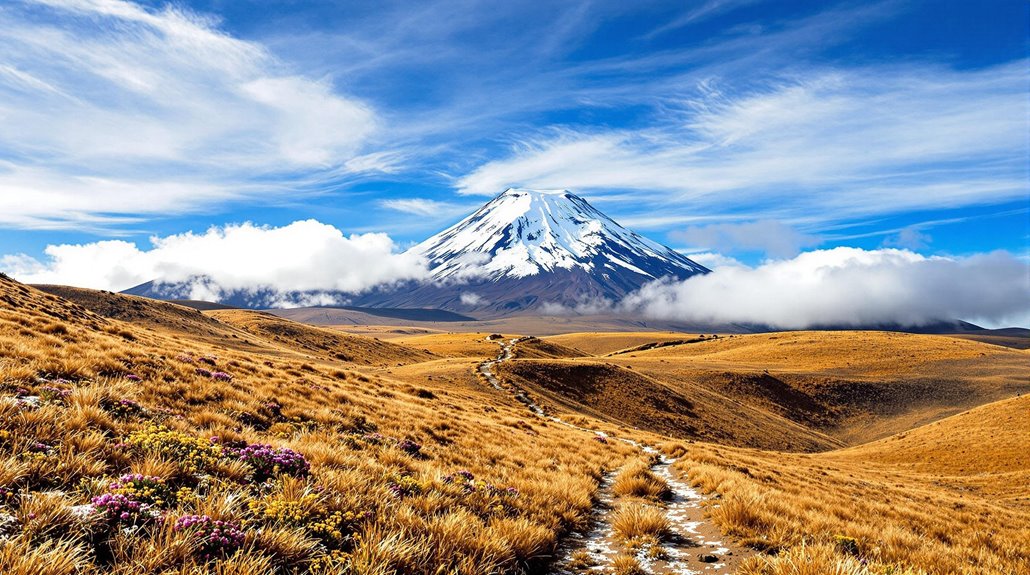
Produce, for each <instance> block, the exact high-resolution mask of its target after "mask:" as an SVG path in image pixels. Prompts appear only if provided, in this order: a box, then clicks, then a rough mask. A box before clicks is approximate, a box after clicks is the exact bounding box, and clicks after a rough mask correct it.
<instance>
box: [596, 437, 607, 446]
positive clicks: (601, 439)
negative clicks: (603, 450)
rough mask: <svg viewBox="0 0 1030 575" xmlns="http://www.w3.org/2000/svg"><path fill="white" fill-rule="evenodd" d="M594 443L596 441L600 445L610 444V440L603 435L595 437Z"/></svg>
mask: <svg viewBox="0 0 1030 575" xmlns="http://www.w3.org/2000/svg"><path fill="white" fill-rule="evenodd" d="M594 441H596V442H598V443H604V444H607V443H608V438H606V437H604V436H603V435H595V436H594Z"/></svg>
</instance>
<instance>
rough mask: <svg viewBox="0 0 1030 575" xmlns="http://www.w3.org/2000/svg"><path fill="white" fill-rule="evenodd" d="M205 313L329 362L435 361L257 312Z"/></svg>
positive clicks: (427, 354) (429, 355)
mask: <svg viewBox="0 0 1030 575" xmlns="http://www.w3.org/2000/svg"><path fill="white" fill-rule="evenodd" d="M205 314H206V315H208V316H209V317H211V318H214V319H216V320H218V321H220V322H222V323H224V324H228V325H231V326H235V327H237V328H239V329H242V330H244V331H246V332H248V333H251V334H253V335H255V336H258V337H261V338H264V339H266V340H270V341H272V342H274V343H275V344H277V345H279V346H282V347H287V348H291V349H294V350H297V351H300V352H301V353H306V354H312V355H316V356H320V357H323V358H328V359H331V360H333V359H335V360H339V361H344V362H349V363H358V364H372V365H380V364H405V363H418V362H422V361H429V360H431V359H435V356H434V355H433V354H432V353H430V352H428V351H425V350H420V349H414V348H411V347H406V346H402V345H396V344H393V343H389V342H383V341H379V340H376V339H373V338H368V337H354V336H350V335H346V334H344V333H341V332H339V331H336V330H330V329H325V328H320V327H314V326H309V325H304V324H300V323H296V322H292V321H289V320H285V319H282V318H280V317H277V316H274V315H272V314H268V313H263V312H258V311H251V310H215V311H208V312H205Z"/></svg>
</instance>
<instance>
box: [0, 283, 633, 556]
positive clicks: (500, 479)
mask: <svg viewBox="0 0 1030 575" xmlns="http://www.w3.org/2000/svg"><path fill="white" fill-rule="evenodd" d="M119 297H120V296H119ZM126 301H131V300H128V299H126ZM0 302H2V307H0V350H2V352H0V353H2V355H0V366H2V376H0V381H2V386H3V387H2V395H3V399H2V402H0V410H2V415H0V430H2V432H3V433H2V434H0V487H3V488H4V491H2V493H4V494H9V497H8V496H7V495H5V499H6V500H5V502H4V503H3V512H4V513H5V514H10V515H12V516H14V518H15V519H14V523H12V524H9V525H5V527H4V530H5V531H10V534H11V537H10V538H6V539H2V540H0V571H2V572H5V573H7V572H11V573H19V572H26V573H27V572H30V571H31V569H37V570H36V571H31V572H33V573H46V574H49V573H72V572H79V573H89V572H91V571H94V570H96V571H104V572H107V571H110V572H118V573H141V572H164V571H173V572H176V573H178V572H180V571H182V572H189V570H190V569H193V568H194V567H191V566H197V565H199V564H200V562H201V560H200V558H199V556H198V555H197V554H196V553H195V552H194V550H193V548H191V545H196V541H197V538H196V536H195V535H194V534H192V533H191V532H188V531H183V532H175V531H174V530H172V529H171V527H169V528H167V529H166V528H162V527H160V525H157V524H151V525H150V526H148V527H145V528H144V529H142V530H139V531H135V532H131V533H122V532H120V531H119V530H118V529H117V528H116V527H107V526H106V524H103V522H101V521H99V520H98V519H97V518H96V516H95V514H90V515H88V516H87V518H81V517H78V516H76V515H74V514H73V513H72V512H71V510H72V509H73V507H74V506H76V505H82V504H84V503H87V502H89V501H90V499H91V498H92V497H94V496H96V495H98V494H100V493H103V492H105V491H107V490H108V489H109V484H110V482H111V481H112V479H113V478H115V477H117V476H118V475H120V474H122V473H126V472H138V473H142V474H144V475H148V476H160V477H161V478H163V480H165V481H167V482H169V483H170V484H172V485H173V486H174V487H176V488H179V487H182V488H185V491H184V492H183V494H182V495H181V497H179V498H178V499H177V500H175V501H172V500H168V501H165V502H164V503H163V507H164V508H165V509H164V511H165V512H166V513H168V514H169V516H171V517H173V518H174V517H178V516H182V515H188V514H199V515H208V516H211V517H212V518H214V519H224V520H228V521H235V522H238V523H239V524H241V525H242V526H243V527H244V531H245V533H246V541H245V543H244V546H245V547H246V548H249V549H251V551H250V552H248V553H245V554H243V555H235V556H233V557H234V558H233V559H232V560H231V561H228V562H227V563H225V564H226V565H229V566H228V567H224V568H225V569H228V570H229V571H232V572H240V573H267V572H275V571H281V572H287V571H291V570H300V571H305V570H308V569H314V568H315V567H316V566H317V561H327V560H328V559H327V558H328V557H335V558H336V560H338V561H340V562H342V563H343V564H345V565H348V566H349V567H348V568H349V569H351V570H352V572H354V573H389V572H391V571H392V570H394V569H396V570H400V571H403V572H407V573H422V572H426V573H430V572H431V573H437V572H438V568H440V567H441V566H444V568H445V570H446V569H451V568H454V569H461V570H463V571H465V572H486V571H490V570H495V569H497V570H503V571H510V570H512V569H514V568H516V567H517V566H518V565H528V564H531V563H533V562H534V561H537V560H538V559H539V558H541V557H542V556H546V555H548V554H549V553H550V552H551V550H552V548H553V545H554V541H555V537H556V536H557V534H559V533H561V532H562V531H564V530H566V529H569V528H570V527H572V526H574V525H577V524H582V523H583V522H584V521H586V519H587V512H588V510H589V506H590V497H591V493H593V491H594V490H595V489H596V481H597V477H598V474H599V473H600V470H601V469H602V467H604V466H606V465H618V464H619V462H620V461H621V460H622V458H623V457H624V456H625V455H626V453H627V452H628V451H629V448H627V447H624V446H621V445H601V444H598V443H596V442H590V441H585V439H586V436H584V434H582V433H579V432H572V431H569V430H567V429H564V428H560V427H557V426H555V425H553V424H546V423H544V422H538V421H532V420H530V421H527V420H526V418H525V417H524V415H525V414H524V411H522V409H521V407H516V406H512V405H510V403H509V402H507V401H506V400H505V398H504V397H503V396H499V395H498V394H496V393H491V392H489V391H488V390H485V389H484V388H483V387H482V386H475V385H471V384H470V385H465V386H453V385H446V384H444V383H440V384H437V383H436V382H434V381H430V380H424V381H423V382H422V383H421V384H420V385H419V386H417V387H415V386H412V385H410V384H408V383H405V382H402V381H398V380H394V379H391V378H390V377H388V376H377V375H374V374H370V373H369V374H366V373H362V372H360V371H356V370H352V369H349V368H348V367H347V366H346V365H343V366H341V365H339V364H338V363H334V362H331V361H329V360H327V359H322V358H318V357H315V358H314V359H308V358H307V357H305V356H304V355H302V354H298V353H295V352H294V351H293V350H290V349H279V348H275V347H274V346H273V347H271V348H266V347H264V346H255V347H254V348H253V349H251V348H247V349H243V350H241V348H240V344H239V342H238V341H237V340H235V339H230V340H228V341H226V342H225V343H226V345H221V344H213V343H211V342H209V340H208V338H207V337H206V336H205V337H199V338H194V337H193V336H194V334H193V333H192V331H191V330H190V329H186V330H182V331H180V330H177V329H171V328H168V329H156V328H141V327H137V326H135V325H132V324H128V323H124V322H121V321H119V320H116V319H111V318H105V317H103V316H100V315H98V314H94V313H92V312H89V311H87V310H85V309H84V308H82V307H81V306H79V305H77V304H73V303H71V302H68V301H66V300H62V299H59V298H55V297H53V296H49V295H46V294H43V293H42V292H39V291H37V290H35V289H32V288H28V287H26V286H22V285H19V284H16V283H15V282H12V281H10V280H6V279H0ZM227 329H235V328H228V327H227ZM491 351H493V350H491ZM208 356H212V357H216V359H213V361H214V363H215V365H214V366H207V364H202V363H197V360H198V359H199V358H200V357H208ZM190 358H193V359H192V361H191V360H190ZM205 366H206V367H205ZM198 367H204V368H205V369H206V368H207V367H210V368H211V369H212V370H214V369H218V370H224V371H226V372H229V373H231V375H232V380H231V381H218V380H214V379H211V378H209V377H206V376H204V375H202V374H198V373H197V371H196V370H197V368H198ZM129 374H132V375H135V376H138V377H139V378H140V381H131V380H128V379H126V376H127V375H129ZM47 386H50V387H53V388H55V389H57V390H63V391H65V392H67V393H68V394H69V395H68V396H67V397H61V396H60V393H56V394H55V393H53V392H50V391H48V390H47ZM18 388H21V389H22V391H20V392H19V391H17V390H18ZM18 393H21V394H28V395H30V396H44V399H43V400H42V401H41V402H40V404H39V406H38V407H33V405H32V404H29V403H25V402H19V401H17V400H16V399H15V395H17V394H18ZM121 400H132V401H136V402H138V403H139V404H141V405H142V408H143V410H142V411H140V412H138V413H122V411H123V410H120V409H119V408H118V407H116V403H117V402H119V401H121ZM273 404H278V405H273ZM154 424H159V425H163V426H166V427H167V428H168V429H171V430H174V431H178V432H182V434H184V435H182V436H181V437H186V438H190V437H192V438H194V440H195V441H197V442H199V444H200V445H204V446H209V445H210V444H209V443H208V442H207V439H206V438H208V437H211V436H219V437H220V438H222V440H223V441H229V440H231V441H244V442H248V443H270V444H272V445H274V446H276V447H285V448H290V449H293V450H296V451H297V452H299V453H301V454H303V456H304V457H305V458H306V459H307V460H308V461H309V462H310V463H311V475H310V476H309V477H308V478H304V479H301V480H299V481H298V480H290V479H289V478H283V479H280V480H275V481H273V482H272V483H270V484H269V485H268V486H267V487H261V486H259V485H258V484H257V483H255V482H254V481H255V479H252V475H251V473H252V468H251V467H250V466H248V465H246V464H244V463H241V462H238V461H234V460H232V458H231V457H228V456H223V457H218V458H214V459H213V460H211V461H207V462H206V463H205V464H204V465H203V466H202V468H201V470H200V471H199V473H194V471H193V470H192V469H190V468H189V467H188V465H189V458H184V457H182V456H181V454H177V455H173V453H172V452H171V451H170V450H169V449H167V446H165V448H162V449H157V448H154V447H151V448H144V447H133V445H135V444H134V443H133V441H132V440H131V438H132V437H133V433H134V432H139V431H141V430H145V429H146V428H147V427H148V426H150V425H154ZM373 431H374V432H375V433H378V434H380V435H381V436H382V437H380V436H368V435H367V434H369V433H371V432H373ZM136 437H137V438H140V437H141V436H136ZM401 439H410V440H413V441H415V442H418V443H420V444H421V445H422V448H421V455H418V456H412V455H410V454H409V453H407V452H405V451H403V450H402V449H400V448H398V447H395V446H394V445H395V443H396V441H397V440H401ZM530 441H532V443H531V444H530V443H529V442H530ZM126 444H128V445H126ZM39 445H42V446H43V447H38V446H39ZM33 446H36V447H33ZM204 449H210V447H205V448H204ZM527 463H528V465H527ZM461 469H467V470H469V471H471V472H472V473H473V474H475V476H476V478H477V480H484V481H486V482H488V483H490V484H493V485H497V486H501V487H508V486H510V487H514V488H516V489H517V490H518V494H517V495H507V494H501V493H498V494H494V493H493V492H491V491H490V490H489V489H488V488H487V487H485V484H477V485H475V486H473V487H472V488H471V491H469V490H468V489H465V488H463V487H462V486H461V485H460V484H448V483H446V482H444V481H442V479H441V478H442V477H443V476H444V475H447V474H451V473H454V472H455V471H458V470H461ZM391 486H393V487H392V488H391ZM391 489H393V490H397V489H400V490H402V491H403V492H410V493H408V494H407V495H405V496H403V497H399V496H398V495H396V494H395V491H392V490H391ZM416 492H418V493H416ZM291 506H292V507H291ZM291 508H293V509H296V511H293V512H289V513H288V514H286V515H283V513H285V511H284V510H285V509H291ZM276 510H278V511H276ZM335 512H338V513H339V514H340V517H343V518H344V519H342V520H341V521H342V522H341V523H339V524H338V525H336V524H334V525H336V526H337V527H339V533H337V534H336V535H333V534H332V533H328V534H327V530H326V529H325V527H324V526H325V524H326V522H327V521H328V522H330V523H332V521H333V519H332V518H333V517H334V516H333V515H332V514H333V513H335ZM4 517H6V515H5V516H4ZM169 525H170V524H169ZM330 531H331V530H330ZM313 562H316V563H313ZM223 563H224V562H223Z"/></svg>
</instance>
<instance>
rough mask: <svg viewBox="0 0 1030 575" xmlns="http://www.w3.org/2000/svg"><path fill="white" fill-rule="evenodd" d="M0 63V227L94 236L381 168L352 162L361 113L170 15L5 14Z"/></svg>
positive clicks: (266, 55) (35, 5)
mask: <svg viewBox="0 0 1030 575" xmlns="http://www.w3.org/2000/svg"><path fill="white" fill-rule="evenodd" d="M0 54H3V64H2V65H0V122H2V126H3V128H2V129H0V157H2V158H4V159H5V161H4V162H3V163H0V224H2V225H8V226H16V227H26V228H34V227H44V228H57V227H79V226H80V225H81V224H82V223H83V222H87V223H90V224H92V225H94V226H103V225H105V224H111V223H119V222H122V221H124V219H125V218H133V217H139V216H141V215H145V216H153V215H160V214H164V213H170V212H171V213H183V212H188V211H190V210H193V209H197V208H200V207H203V206H206V205H210V204H212V203H214V202H220V201H224V200H226V199H232V198H239V197H251V198H253V197H255V196H259V195H276V194H283V193H285V192H286V191H287V190H286V189H285V186H283V185H282V183H283V182H285V181H291V182H296V181H298V179H299V180H300V181H301V182H302V183H303V181H304V179H305V178H306V177H308V178H316V179H317V174H319V173H322V172H330V173H333V174H336V175H338V174H339V172H340V171H341V170H342V171H350V172H353V171H355V170H363V169H365V168H371V169H376V168H377V167H378V166H380V165H381V164H382V162H381V161H377V162H371V163H370V162H368V161H363V160H362V159H361V158H365V159H368V158H373V157H375V156H374V155H369V154H368V153H366V152H365V151H364V150H363V148H364V147H365V146H366V145H367V142H368V140H369V138H370V137H371V136H372V135H373V133H374V132H375V130H376V128H377V126H378V123H379V122H378V119H377V115H376V113H375V112H374V111H373V110H372V108H371V107H370V106H368V105H367V104H366V103H364V102H362V101H360V100H358V99H356V98H353V97H350V96H346V95H342V94H340V93H338V92H337V91H336V90H335V89H334V87H333V85H332V82H331V81H330V79H328V78H313V77H306V76H304V75H302V74H299V73H298V72H297V71H296V70H293V69H291V67H290V66H289V65H287V64H286V63H284V62H282V61H280V60H278V59H277V58H275V57H274V56H273V55H272V54H271V53H270V52H269V51H268V50H267V49H266V48H265V47H264V46H262V45H261V44H259V43H256V42H251V41H246V40H241V39H239V38H236V37H234V36H231V35H229V34H228V33H226V32H224V31H222V30H220V29H219V28H218V26H217V25H216V23H214V22H213V21H211V20H209V19H205V18H204V17H202V16H200V15H197V14H195V13H192V12H190V11H188V10H186V9H183V8H177V7H173V6H168V7H165V8H163V9H160V10H158V9H150V8H146V7H143V6H141V5H139V4H136V3H133V2H130V1H127V0H39V1H35V2H33V1H29V2H24V3H20V4H15V5H12V6H5V7H4V8H3V9H0ZM297 187H298V186H296V185H294V186H291V188H292V191H294V192H295V191H296V189H297ZM301 187H302V186H301Z"/></svg>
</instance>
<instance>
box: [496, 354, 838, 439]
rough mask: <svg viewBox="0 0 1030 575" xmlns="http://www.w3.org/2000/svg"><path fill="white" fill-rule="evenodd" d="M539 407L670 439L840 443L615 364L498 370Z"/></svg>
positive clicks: (515, 365)
mask: <svg viewBox="0 0 1030 575" xmlns="http://www.w3.org/2000/svg"><path fill="white" fill-rule="evenodd" d="M498 371H499V373H501V374H502V375H503V376H504V377H505V378H507V379H508V380H510V381H513V382H516V383H517V384H518V385H520V387H521V388H523V389H525V390H527V391H528V392H529V393H530V394H531V395H532V396H533V397H535V398H536V399H538V400H539V402H541V403H544V404H545V405H549V406H551V407H552V408H553V409H555V410H557V411H559V412H560V413H571V414H585V415H589V416H592V417H593V418H595V419H600V420H605V421H608V422H610V423H613V424H616V425H622V426H627V427H632V428H639V429H641V430H645V431H649V432H653V433H658V434H662V435H665V436H671V437H685V438H695V439H700V440H705V441H713V442H718V443H728V444H733V445H748V446H754V447H761V448H764V449H781V450H788V451H822V450H826V449H832V448H834V447H840V446H842V444H841V443H839V442H837V441H835V440H834V439H832V438H830V437H828V436H826V435H824V434H821V433H819V432H818V431H814V430H812V429H809V428H807V427H804V426H802V425H799V424H798V423H795V422H793V421H790V420H789V419H786V418H784V417H781V416H779V415H776V414H775V413H771V412H769V411H765V410H762V409H755V408H753V407H751V406H749V405H746V404H743V403H741V402H738V401H735V400H733V399H730V398H728V397H726V396H723V395H720V394H718V393H714V392H712V391H710V390H708V389H705V388H703V387H699V386H696V385H692V384H690V383H688V382H677V383H675V384H673V385H670V384H667V383H665V382H662V381H660V380H658V379H655V378H652V377H649V376H647V375H643V374H642V373H639V372H637V371H634V370H630V369H625V368H623V367H620V366H618V365H614V364H611V363H607V362H603V363H602V362H598V361H578V360H548V361H543V360H521V359H520V360H515V361H512V362H508V363H505V364H502V365H501V366H499V368H498Z"/></svg>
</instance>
